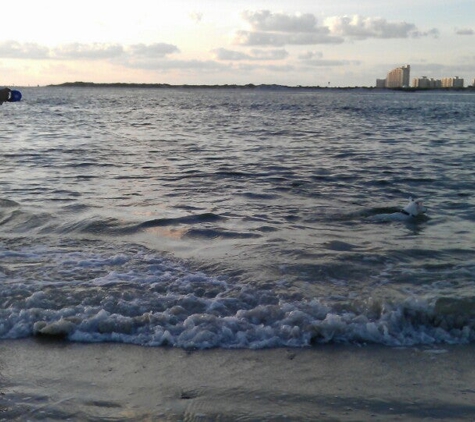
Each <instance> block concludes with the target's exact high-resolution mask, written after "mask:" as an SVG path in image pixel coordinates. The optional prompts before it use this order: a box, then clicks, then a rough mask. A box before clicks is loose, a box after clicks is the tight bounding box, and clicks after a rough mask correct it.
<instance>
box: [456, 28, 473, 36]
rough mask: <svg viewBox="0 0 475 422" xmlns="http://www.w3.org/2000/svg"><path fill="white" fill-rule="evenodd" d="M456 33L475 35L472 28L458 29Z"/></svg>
mask: <svg viewBox="0 0 475 422" xmlns="http://www.w3.org/2000/svg"><path fill="white" fill-rule="evenodd" d="M455 33H456V34H457V35H475V31H474V30H473V29H471V28H462V29H456V30H455Z"/></svg>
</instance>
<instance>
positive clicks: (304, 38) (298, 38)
mask: <svg viewBox="0 0 475 422" xmlns="http://www.w3.org/2000/svg"><path fill="white" fill-rule="evenodd" d="M234 42H235V44H237V45H247V46H273V47H283V46H284V45H315V44H340V43H342V42H343V38H340V37H333V36H329V35H326V34H320V33H311V32H310V33H305V32H302V33H287V34H282V33H274V32H250V31H238V32H237V33H236V37H235V40H234Z"/></svg>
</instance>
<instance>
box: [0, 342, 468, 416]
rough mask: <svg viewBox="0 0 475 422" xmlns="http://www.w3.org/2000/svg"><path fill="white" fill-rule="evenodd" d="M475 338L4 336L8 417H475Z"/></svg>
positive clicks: (1, 369)
mask: <svg viewBox="0 0 475 422" xmlns="http://www.w3.org/2000/svg"><path fill="white" fill-rule="evenodd" d="M474 350H475V349H474V347H473V346H457V347H440V348H437V349H428V348H405V349H392V348H387V347H381V346H366V347H357V346H328V345H327V346H322V347H315V348H312V349H272V350H258V351H252V350H223V349H213V350H206V351H193V352H188V351H184V350H181V349H171V348H146V347H137V346H129V345H122V344H78V343H69V342H51V341H44V340H35V339H28V340H16V341H2V342H1V343H0V419H1V420H19V421H23V420H24V421H27V420H48V421H50V420H72V421H102V420H107V421H237V420H239V421H314V420H318V421H369V420H370V421H379V420H384V421H392V420H401V421H413V420H414V421H432V420H434V421H440V420H450V421H469V420H475V354H474Z"/></svg>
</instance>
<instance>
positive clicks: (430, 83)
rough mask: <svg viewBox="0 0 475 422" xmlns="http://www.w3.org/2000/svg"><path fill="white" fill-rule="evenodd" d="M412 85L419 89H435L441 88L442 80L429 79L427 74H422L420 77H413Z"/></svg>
mask: <svg viewBox="0 0 475 422" xmlns="http://www.w3.org/2000/svg"><path fill="white" fill-rule="evenodd" d="M412 86H413V87H414V88H420V89H437V88H441V86H442V82H441V80H440V79H434V78H430V79H429V78H428V77H427V76H423V77H422V78H414V79H413V80H412Z"/></svg>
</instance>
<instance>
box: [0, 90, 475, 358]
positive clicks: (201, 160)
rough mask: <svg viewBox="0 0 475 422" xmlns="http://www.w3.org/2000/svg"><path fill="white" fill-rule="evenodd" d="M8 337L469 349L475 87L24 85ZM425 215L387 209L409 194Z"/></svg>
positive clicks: (10, 181)
mask: <svg viewBox="0 0 475 422" xmlns="http://www.w3.org/2000/svg"><path fill="white" fill-rule="evenodd" d="M22 93H23V100H22V102H20V103H11V104H9V103H6V104H4V105H3V106H1V107H0V116H1V122H2V126H1V127H2V130H1V132H0V159H1V161H0V339H17V338H29V337H32V336H53V337H60V338H67V339H69V340H70V341H75V342H120V343H131V344H137V345H143V346H174V347H180V348H185V349H206V348H215V347H218V348H252V349H260V348H269V347H271V348H275V347H304V346H311V345H319V344H321V345H323V344H328V343H347V344H372V343H376V344H382V345H387V346H392V347H394V346H413V345H428V346H430V345H440V344H466V343H473V342H475V224H474V223H475V170H474V163H475V135H474V134H475V119H474V116H475V95H474V94H473V93H468V92H460V93H457V92H447V93H441V92H392V91H370V90H334V89H327V90H325V89H323V90H318V91H305V90H265V89H254V90H250V89H249V90H239V89H214V90H213V89H178V88H176V89H138V88H137V89H126V88H115V89H114V88H59V87H48V88H24V89H23V90H22ZM411 197H413V198H417V199H421V200H422V201H424V205H425V206H426V207H427V212H426V214H425V215H423V216H418V217H417V218H411V219H409V220H408V221H397V220H392V219H390V218H389V219H386V218H380V216H381V215H382V214H390V213H394V212H397V211H398V210H400V209H401V208H402V207H403V206H405V205H406V203H407V202H408V200H409V198H411Z"/></svg>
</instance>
